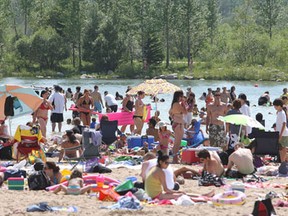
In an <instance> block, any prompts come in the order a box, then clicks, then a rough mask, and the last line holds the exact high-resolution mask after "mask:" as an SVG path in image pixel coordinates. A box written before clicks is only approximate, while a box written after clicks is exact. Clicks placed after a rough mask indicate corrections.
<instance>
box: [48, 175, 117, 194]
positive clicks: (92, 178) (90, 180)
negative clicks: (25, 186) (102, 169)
mask: <svg viewBox="0 0 288 216" xmlns="http://www.w3.org/2000/svg"><path fill="white" fill-rule="evenodd" d="M103 177H104V184H105V185H118V184H120V182H119V181H118V180H115V179H112V178H109V177H106V176H103ZM97 178H99V175H86V176H83V180H84V184H85V185H91V184H97ZM61 180H62V179H61ZM61 184H62V185H65V186H67V184H68V181H64V182H62V183H61ZM58 186H59V184H57V185H52V186H50V187H47V188H46V190H47V191H54V190H55V189H56V188H57V187H58Z"/></svg>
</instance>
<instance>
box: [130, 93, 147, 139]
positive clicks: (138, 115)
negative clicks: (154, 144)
mask: <svg viewBox="0 0 288 216" xmlns="http://www.w3.org/2000/svg"><path fill="white" fill-rule="evenodd" d="M144 97H145V92H143V91H138V92H137V99H136V101H135V111H134V115H133V120H134V125H135V127H136V129H135V130H134V134H139V135H141V133H142V128H143V124H144V120H143V115H144V106H145V104H144V103H143V101H142V99H143V98H144Z"/></svg>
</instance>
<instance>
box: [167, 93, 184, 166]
mask: <svg viewBox="0 0 288 216" xmlns="http://www.w3.org/2000/svg"><path fill="white" fill-rule="evenodd" d="M183 98H184V93H183V91H182V90H179V91H175V92H174V95H173V100H172V104H171V108H170V110H169V116H170V117H171V119H172V130H173V131H174V136H175V139H174V146H173V150H172V151H173V163H179V162H178V151H179V149H180V144H181V140H182V138H183V135H184V115H186V114H187V109H186V105H187V104H186V103H185V101H184V99H183Z"/></svg>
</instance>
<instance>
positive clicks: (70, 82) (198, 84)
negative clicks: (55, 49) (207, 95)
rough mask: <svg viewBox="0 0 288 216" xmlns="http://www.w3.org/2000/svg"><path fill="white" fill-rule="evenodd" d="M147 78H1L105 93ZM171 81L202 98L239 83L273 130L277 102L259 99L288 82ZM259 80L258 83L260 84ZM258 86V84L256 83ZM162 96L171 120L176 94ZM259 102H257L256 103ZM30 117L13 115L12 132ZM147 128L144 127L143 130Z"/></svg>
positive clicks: (159, 106) (279, 90)
mask: <svg viewBox="0 0 288 216" xmlns="http://www.w3.org/2000/svg"><path fill="white" fill-rule="evenodd" d="M141 82H143V80H96V79H80V78H79V79H37V78H35V79H33V78H32V79H31V78H29V79H21V78H3V79H1V80H0V85H3V84H17V85H22V86H31V85H34V86H41V87H52V86H53V85H55V84H57V85H60V86H61V87H62V88H63V89H64V90H66V89H67V88H68V87H70V88H72V91H73V92H75V87H76V86H81V87H82V90H83V89H85V88H87V89H93V86H94V85H98V86H99V91H100V92H101V93H102V96H103V92H104V91H108V92H109V93H111V94H113V95H115V92H116V91H118V92H119V93H120V94H121V95H125V91H126V89H127V86H132V87H133V86H136V85H138V84H140V83H141ZM169 82H171V83H173V84H175V85H177V86H179V87H180V88H182V89H183V90H184V91H186V89H187V87H191V88H192V91H193V92H194V93H195V95H196V98H197V99H198V98H199V97H200V96H201V95H202V93H203V92H207V88H208V87H211V88H212V89H214V90H215V89H216V88H217V87H220V88H222V87H223V86H226V87H227V89H230V87H231V86H232V85H234V86H236V94H237V95H238V94H240V93H245V94H246V95H247V98H248V100H249V101H250V107H251V116H252V117H255V115H256V114H257V113H258V112H260V113H262V114H263V116H264V119H265V121H266V130H271V126H272V124H273V123H274V122H275V120H276V114H275V110H274V108H273V106H271V107H263V106H258V105H257V101H258V98H259V97H260V96H261V94H263V93H264V92H265V91H269V92H270V96H271V100H272V101H273V100H274V99H275V98H277V97H279V96H280V95H281V94H282V90H283V88H284V87H287V83H284V82H281V83H279V82H255V81H251V82H247V81H245V82H244V81H225V80H223V81H211V80H209V81H206V80H170V81H169ZM256 84H257V85H256ZM255 86H258V87H255ZM158 97H159V98H160V99H161V98H164V99H165V102H162V103H158V104H157V109H158V110H159V111H160V118H161V120H164V121H167V122H169V120H168V110H169V108H170V105H171V101H172V94H161V95H158ZM144 102H145V103H151V104H152V109H153V110H152V113H151V115H153V114H154V112H155V108H156V106H155V104H153V103H152V101H151V99H150V97H148V96H146V97H145V98H144ZM71 104H72V102H71V101H68V104H67V107H70V105H71ZM118 104H119V105H118V107H121V101H118ZM197 104H198V108H199V109H200V108H201V107H203V106H205V103H204V101H201V100H197ZM255 105H256V106H255ZM71 114H72V113H71V111H69V110H68V111H67V112H65V113H64V118H65V119H67V118H71ZM27 121H31V116H30V115H25V116H21V117H17V118H14V119H12V121H11V131H12V134H13V133H14V131H15V129H16V127H17V125H19V124H25V123H26V122H27ZM70 127H71V126H69V125H67V124H66V122H64V125H63V131H64V130H65V129H68V128H70ZM47 130H48V134H49V133H51V125H50V122H48V125H47ZM143 131H144V130H143Z"/></svg>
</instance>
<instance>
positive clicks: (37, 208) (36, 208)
mask: <svg viewBox="0 0 288 216" xmlns="http://www.w3.org/2000/svg"><path fill="white" fill-rule="evenodd" d="M26 211H27V212H45V211H53V210H52V208H51V207H50V206H49V205H48V204H47V202H40V203H38V204H34V205H31V206H28V208H27V209H26Z"/></svg>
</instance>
